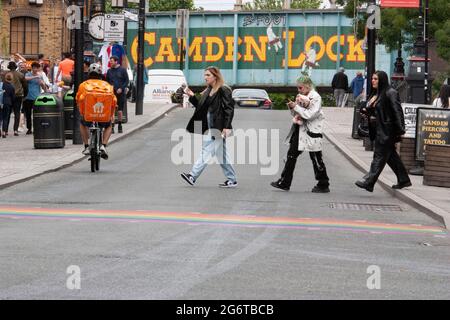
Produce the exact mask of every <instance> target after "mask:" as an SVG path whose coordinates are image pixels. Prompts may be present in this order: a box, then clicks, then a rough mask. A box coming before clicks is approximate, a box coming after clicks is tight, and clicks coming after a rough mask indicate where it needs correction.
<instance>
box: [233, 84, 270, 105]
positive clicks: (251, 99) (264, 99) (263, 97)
mask: <svg viewBox="0 0 450 320" xmlns="http://www.w3.org/2000/svg"><path fill="white" fill-rule="evenodd" d="M232 97H233V100H234V102H235V107H236V106H239V107H252V108H263V109H272V101H271V100H270V99H269V95H268V93H267V91H266V90H263V89H234V90H233V93H232Z"/></svg>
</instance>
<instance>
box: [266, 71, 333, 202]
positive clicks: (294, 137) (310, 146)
mask: <svg viewBox="0 0 450 320" xmlns="http://www.w3.org/2000/svg"><path fill="white" fill-rule="evenodd" d="M297 88H298V92H299V94H298V95H297V97H296V99H295V102H294V101H289V102H288V103H287V106H288V108H289V109H290V111H291V114H292V116H293V117H294V118H293V119H292V122H293V124H292V127H291V130H290V132H289V134H288V136H287V138H286V140H285V142H286V143H287V144H289V150H288V153H287V160H286V163H285V166H284V169H283V172H282V173H281V178H280V179H278V180H277V181H274V182H272V183H271V184H270V185H271V186H272V187H274V188H278V189H281V190H285V191H289V189H290V187H291V183H292V179H293V175H294V169H295V164H296V163H297V158H298V156H299V155H301V154H302V153H303V152H304V151H308V152H309V156H310V158H311V161H312V164H313V168H314V175H315V179H316V180H317V185H316V186H314V188H313V189H312V190H311V191H312V192H315V193H327V192H330V189H329V186H330V183H329V178H328V175H327V169H326V167H325V163H324V162H323V157H322V140H323V136H322V130H323V121H324V115H323V112H322V98H321V97H320V95H319V93H317V91H315V90H314V84H313V82H312V80H311V78H310V77H308V76H305V75H303V76H301V77H300V78H298V79H297Z"/></svg>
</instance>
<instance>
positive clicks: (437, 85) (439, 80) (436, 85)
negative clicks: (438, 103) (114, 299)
mask: <svg viewBox="0 0 450 320" xmlns="http://www.w3.org/2000/svg"><path fill="white" fill-rule="evenodd" d="M447 78H450V70H447V71H444V72H440V73H438V74H437V75H436V78H435V79H434V81H433V85H432V88H431V94H432V96H433V99H434V98H436V97H438V96H439V92H440V91H441V86H442V85H443V84H444V81H445V79H447Z"/></svg>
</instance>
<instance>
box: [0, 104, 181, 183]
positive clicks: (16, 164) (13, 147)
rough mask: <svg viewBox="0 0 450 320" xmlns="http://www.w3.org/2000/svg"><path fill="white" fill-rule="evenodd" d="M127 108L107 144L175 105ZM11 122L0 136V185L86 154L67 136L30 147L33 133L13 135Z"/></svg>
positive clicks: (12, 119) (162, 115) (62, 164)
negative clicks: (61, 142)
mask: <svg viewBox="0 0 450 320" xmlns="http://www.w3.org/2000/svg"><path fill="white" fill-rule="evenodd" d="M127 108H128V122H127V123H126V124H124V125H123V129H124V133H121V134H119V133H115V134H113V135H112V136H111V139H110V140H109V143H110V144H111V143H114V142H115V141H118V140H120V139H122V138H124V137H126V136H128V135H130V134H132V133H133V132H135V131H136V130H139V129H140V128H142V127H144V126H146V125H148V124H150V123H152V122H155V121H157V120H159V119H160V118H161V117H164V115H165V114H166V113H167V112H169V111H170V110H172V109H173V108H176V105H174V104H149V103H144V106H143V115H139V116H136V115H135V104H134V103H128V104H127ZM13 122H14V116H11V124H10V131H11V132H9V136H8V137H7V138H5V139H2V138H0V157H1V158H0V159H1V160H0V189H2V188H6V187H8V186H11V185H14V184H17V183H20V182H23V181H26V180H29V179H31V178H34V177H36V176H39V175H41V174H45V173H48V172H52V171H56V170H59V169H62V168H64V167H67V166H70V165H72V164H74V163H76V162H78V161H81V160H83V159H84V158H85V157H87V156H84V155H82V154H81V150H82V149H83V145H82V144H80V145H74V144H72V140H71V139H70V140H66V145H65V147H64V148H59V149H34V141H33V135H25V132H20V133H19V136H18V137H16V136H14V135H13V132H12V130H11V128H12V123H13ZM116 132H117V127H116Z"/></svg>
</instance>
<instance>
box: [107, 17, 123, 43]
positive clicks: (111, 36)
mask: <svg viewBox="0 0 450 320" xmlns="http://www.w3.org/2000/svg"><path fill="white" fill-rule="evenodd" d="M124 37H125V16H124V15H123V14H109V13H107V14H105V38H104V41H106V42H110V41H118V42H121V41H123V39H124Z"/></svg>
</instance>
